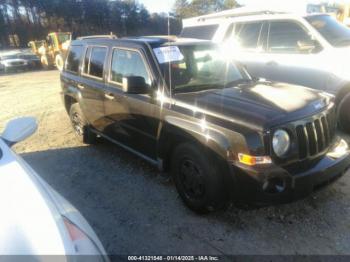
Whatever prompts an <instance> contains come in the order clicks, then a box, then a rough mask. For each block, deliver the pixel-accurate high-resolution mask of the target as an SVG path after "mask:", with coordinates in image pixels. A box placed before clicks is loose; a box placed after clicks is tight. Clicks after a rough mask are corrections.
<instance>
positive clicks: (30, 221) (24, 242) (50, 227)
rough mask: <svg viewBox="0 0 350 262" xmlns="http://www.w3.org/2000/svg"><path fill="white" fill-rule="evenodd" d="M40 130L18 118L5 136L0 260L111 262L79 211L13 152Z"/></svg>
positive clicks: (0, 148) (0, 153)
mask: <svg viewBox="0 0 350 262" xmlns="http://www.w3.org/2000/svg"><path fill="white" fill-rule="evenodd" d="M36 128H37V124H36V120H35V119H34V118H30V117H26V118H18V119H15V120H12V121H10V122H9V123H8V124H7V126H6V128H5V130H4V132H3V133H2V134H1V135H0V206H1V216H0V232H1V234H0V243H1V244H0V255H2V256H4V255H17V256H18V255H30V256H31V257H35V256H43V255H64V256H69V255H93V256H94V257H93V258H94V260H93V261H108V258H107V257H106V252H105V250H104V248H103V246H102V244H101V242H100V240H99V239H98V237H97V236H96V234H95V232H94V231H93V229H92V228H91V227H90V225H89V224H88V222H87V221H86V220H85V219H84V218H83V216H82V215H81V214H80V213H79V211H78V210H77V209H75V208H74V207H73V206H72V205H71V204H70V203H69V202H68V201H67V200H65V199H64V198H63V197H62V196H61V195H59V194H58V193H57V192H56V191H55V190H54V189H53V188H51V187H50V186H49V185H48V184H47V183H46V182H45V181H44V180H43V179H42V178H41V177H40V176H39V175H38V174H37V173H36V172H35V171H34V170H33V169H32V168H31V167H30V166H29V165H28V164H27V163H26V162H24V160H23V159H22V158H20V157H19V156H18V155H16V154H15V153H14V152H13V151H12V150H11V149H10V147H11V146H13V145H14V144H16V143H18V142H20V141H22V140H24V139H26V138H27V137H29V136H30V135H31V134H33V133H34V132H35V130H36ZM28 259H29V260H33V259H32V258H28ZM71 259H72V260H71ZM34 260H35V261H42V260H41V259H40V258H38V259H37V260H36V259H34ZM85 260H86V257H82V258H81V259H80V258H79V257H78V256H74V257H67V261H85ZM88 261H89V260H88Z"/></svg>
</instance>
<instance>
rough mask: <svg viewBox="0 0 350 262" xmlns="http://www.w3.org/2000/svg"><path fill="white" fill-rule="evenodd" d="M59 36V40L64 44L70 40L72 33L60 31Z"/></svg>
mask: <svg viewBox="0 0 350 262" xmlns="http://www.w3.org/2000/svg"><path fill="white" fill-rule="evenodd" d="M57 38H58V42H59V43H61V44H62V43H64V42H66V41H68V40H70V34H60V33H58V34H57Z"/></svg>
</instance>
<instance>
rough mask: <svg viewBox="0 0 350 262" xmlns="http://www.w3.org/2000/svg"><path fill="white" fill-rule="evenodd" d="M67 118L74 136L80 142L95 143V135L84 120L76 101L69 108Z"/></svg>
mask: <svg viewBox="0 0 350 262" xmlns="http://www.w3.org/2000/svg"><path fill="white" fill-rule="evenodd" d="M69 118H70V121H71V124H72V127H73V130H74V133H75V136H76V137H77V138H78V140H79V141H80V142H81V143H84V144H95V143H96V140H97V136H96V134H95V133H93V132H92V131H91V130H90V128H89V125H88V122H87V121H86V119H85V117H84V115H83V112H82V111H81V109H80V106H79V104H78V103H75V104H73V105H72V106H71V107H70V109H69Z"/></svg>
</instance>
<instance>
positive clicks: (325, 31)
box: [306, 15, 350, 47]
mask: <svg viewBox="0 0 350 262" xmlns="http://www.w3.org/2000/svg"><path fill="white" fill-rule="evenodd" d="M306 20H307V21H308V22H309V23H310V24H311V25H312V26H313V27H314V28H315V29H316V30H317V31H318V32H319V33H320V34H321V35H322V36H323V37H324V38H325V39H326V40H327V41H328V42H329V43H330V44H331V45H333V46H335V47H342V46H346V45H350V29H349V28H347V27H346V26H345V25H342V24H340V23H339V22H338V21H337V20H336V19H335V18H333V17H332V16H329V15H321V16H309V17H306Z"/></svg>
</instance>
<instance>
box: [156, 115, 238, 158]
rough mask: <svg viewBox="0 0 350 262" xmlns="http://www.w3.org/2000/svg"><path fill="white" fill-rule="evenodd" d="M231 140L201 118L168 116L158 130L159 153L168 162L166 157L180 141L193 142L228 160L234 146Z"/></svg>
mask: <svg viewBox="0 0 350 262" xmlns="http://www.w3.org/2000/svg"><path fill="white" fill-rule="evenodd" d="M231 141H232V140H231V139H230V138H228V137H227V136H226V135H225V134H224V133H223V132H221V131H220V130H218V129H215V128H213V127H206V126H205V125H203V123H201V121H200V120H197V119H196V120H195V121H192V120H189V119H184V118H180V117H175V116H167V117H165V121H164V122H163V123H162V125H161V127H160V130H159V132H158V144H157V155H158V157H159V158H160V159H162V160H165V162H167V160H166V159H168V158H169V157H170V155H171V153H172V150H174V148H175V147H176V146H177V145H178V144H179V143H182V142H192V143H196V144H198V145H200V146H203V147H204V148H206V149H209V150H210V151H211V152H213V153H215V154H216V155H217V156H219V157H220V158H222V159H225V160H226V159H227V157H228V153H229V152H230V150H231V149H232V147H233V146H234V145H233V144H232V142H231ZM165 164H166V163H165Z"/></svg>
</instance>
